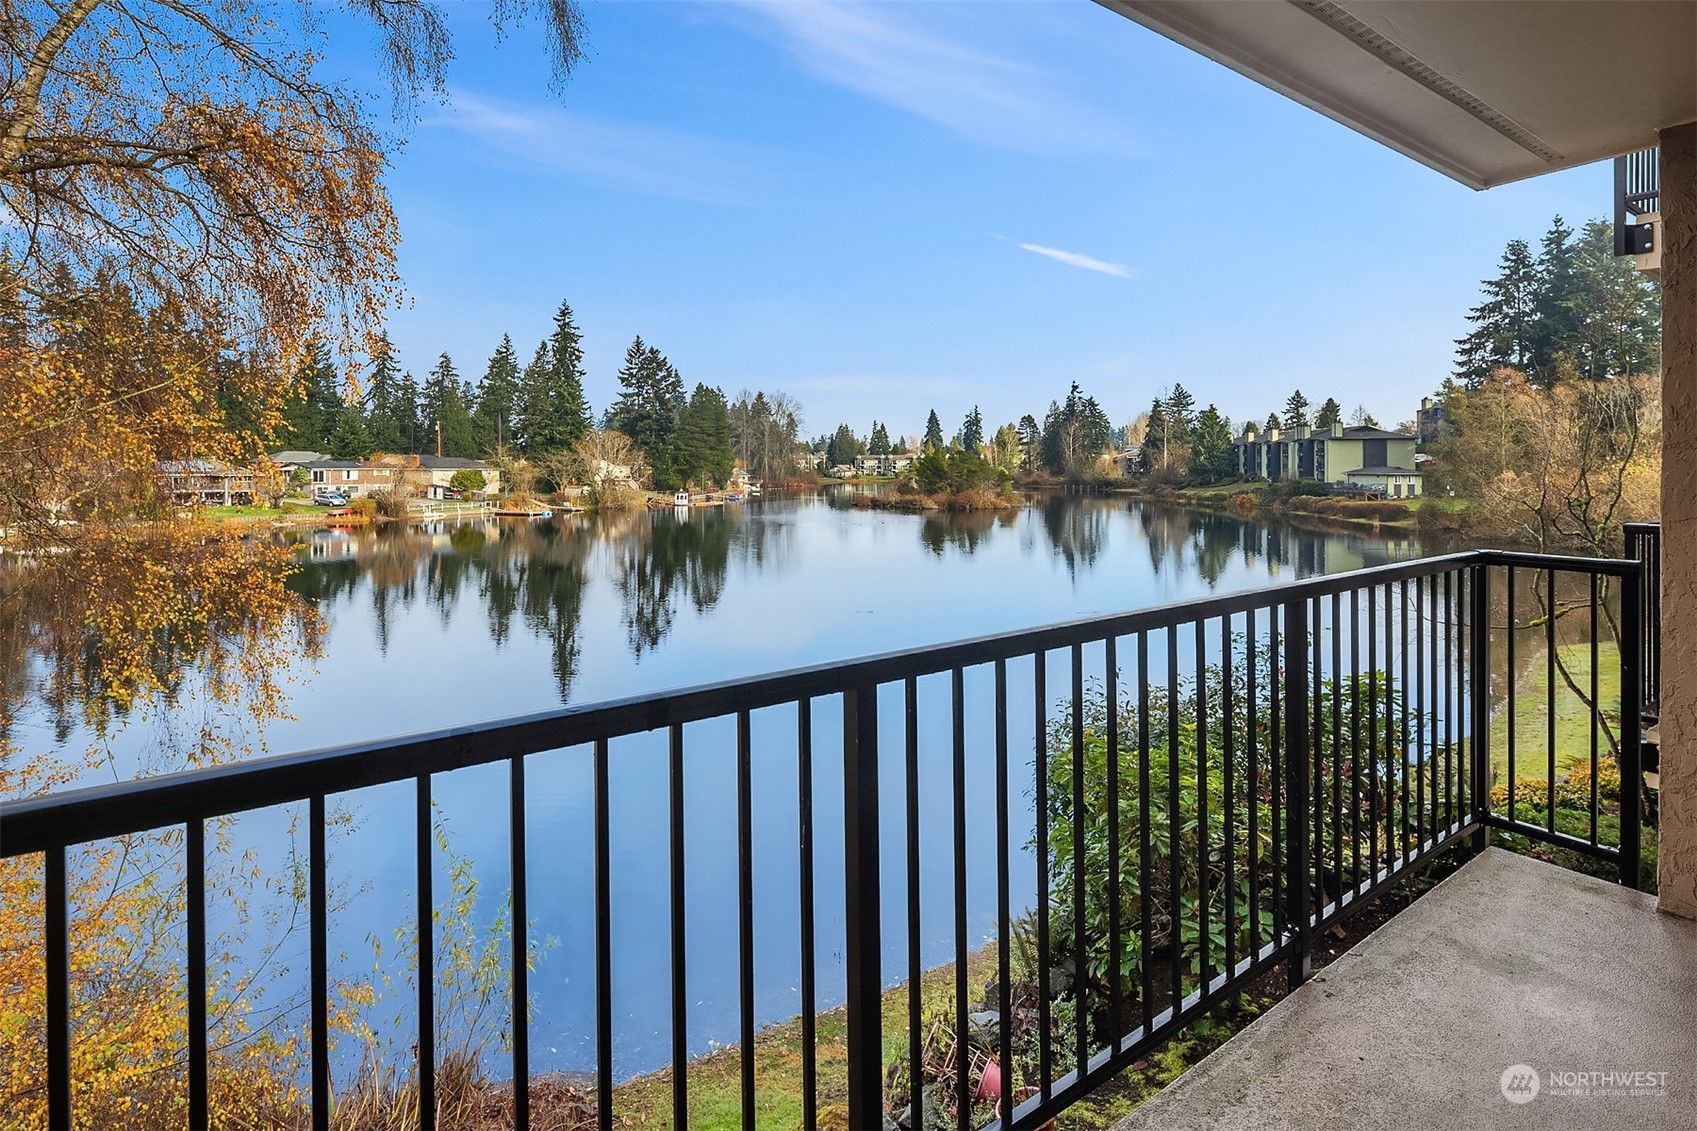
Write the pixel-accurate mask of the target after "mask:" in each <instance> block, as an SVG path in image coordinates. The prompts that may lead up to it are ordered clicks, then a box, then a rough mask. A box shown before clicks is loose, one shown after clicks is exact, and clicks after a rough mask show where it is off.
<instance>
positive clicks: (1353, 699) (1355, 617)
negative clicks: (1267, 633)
mask: <svg viewBox="0 0 1697 1131" xmlns="http://www.w3.org/2000/svg"><path fill="white" fill-rule="evenodd" d="M1337 678H1338V679H1340V680H1341V679H1342V678H1343V673H1342V672H1341V671H1340V672H1339V673H1338V676H1337ZM1370 753H1371V752H1370V751H1369V754H1370ZM1349 851H1350V859H1349V887H1350V890H1351V891H1352V892H1354V893H1355V894H1357V895H1359V894H1360V885H1361V594H1360V592H1355V593H1352V594H1350V597H1349Z"/></svg>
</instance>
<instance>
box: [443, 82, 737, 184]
mask: <svg viewBox="0 0 1697 1131" xmlns="http://www.w3.org/2000/svg"><path fill="white" fill-rule="evenodd" d="M426 124H427V125H430V126H436V127H441V128H446V129H450V130H454V131H456V132H458V133H461V134H463V135H465V136H466V137H468V138H471V139H473V140H475V141H477V142H480V143H481V144H483V145H486V146H488V147H489V148H490V149H493V150H496V151H498V152H500V153H502V154H505V155H506V156H508V157H511V158H515V159H517V160H519V161H522V162H524V163H526V164H529V165H535V166H538V167H541V168H546V169H555V170H558V171H560V172H562V173H565V174H568V175H570V176H573V177H577V178H581V179H584V180H589V181H595V182H599V183H601V184H606V185H611V186H613V187H615V188H622V189H629V190H631V191H633V192H640V193H644V194H647V195H650V196H666V197H675V198H678V199H681V200H695V201H703V202H706V203H717V204H740V203H747V202H749V201H751V200H753V199H754V198H755V197H756V196H758V195H759V193H758V192H757V189H758V182H759V181H760V180H762V179H763V177H762V174H761V172H760V168H761V166H762V165H764V164H765V162H764V161H763V160H762V158H761V156H760V155H759V154H758V153H756V152H754V151H753V150H751V149H749V148H748V147H746V146H740V145H735V144H732V143H728V142H720V141H715V140H712V139H709V138H703V137H699V136H697V135H694V134H688V133H684V132H682V131H678V130H670V129H666V128H664V127H661V126H649V125H643V124H640V123H635V122H619V121H612V120H608V119H605V118H596V117H592V116H590V115H587V114H579V113H575V112H572V111H569V110H565V109H561V108H559V107H555V106H525V105H520V104H518V103H513V102H507V101H503V100H501V99H497V98H489V97H486V96H484V95H481V94H478V93H476V92H473V91H466V90H456V91H454V93H453V97H452V100H451V103H450V105H449V107H448V108H447V110H446V111H445V112H443V113H442V114H440V115H438V116H436V117H433V118H432V119H430V121H429V122H427V123H426Z"/></svg>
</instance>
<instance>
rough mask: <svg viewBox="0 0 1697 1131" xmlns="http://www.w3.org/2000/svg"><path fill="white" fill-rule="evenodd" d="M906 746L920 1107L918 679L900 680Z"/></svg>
mask: <svg viewBox="0 0 1697 1131" xmlns="http://www.w3.org/2000/svg"><path fill="white" fill-rule="evenodd" d="M902 697H903V708H904V710H903V715H904V721H905V724H906V733H905V735H904V738H905V739H906V747H907V750H906V752H907V1055H908V1084H909V1091H910V1092H911V1093H912V1098H913V1102H914V1104H915V1105H918V1106H915V1107H914V1109H913V1110H915V1111H919V1110H921V1108H922V1107H923V1105H922V1104H921V1103H920V1101H921V1099H922V1097H923V1096H924V1092H925V1029H924V1018H923V1017H922V1016H921V1006H922V1004H923V1002H922V1000H921V996H922V995H921V994H920V989H921V980H922V978H923V977H924V974H925V958H924V954H923V953H922V952H921V947H920V927H921V921H920V907H919V681H918V680H917V679H916V678H914V677H913V676H908V677H907V679H905V680H904V681H902Z"/></svg>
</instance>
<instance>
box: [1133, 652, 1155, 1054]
mask: <svg viewBox="0 0 1697 1131" xmlns="http://www.w3.org/2000/svg"><path fill="white" fill-rule="evenodd" d="M1149 788H1150V785H1149V634H1148V633H1147V632H1139V633H1138V634H1137V868H1138V871H1137V877H1138V879H1137V903H1138V908H1137V934H1138V953H1139V958H1138V974H1139V976H1140V977H1141V979H1142V985H1141V986H1140V987H1139V995H1140V996H1141V998H1142V1004H1143V1031H1144V1032H1145V1033H1147V1032H1148V1031H1149V1028H1150V1026H1152V1025H1153V1024H1154V1023H1155V977H1154V973H1153V971H1152V970H1151V965H1152V960H1153V957H1154V955H1153V952H1154V949H1155V948H1154V940H1153V938H1152V937H1151V935H1152V934H1153V932H1152V930H1151V929H1150V926H1149V917H1150V912H1151V910H1152V908H1151V907H1150V905H1149V879H1150V877H1151V876H1153V875H1154V874H1155V864H1154V859H1153V857H1154V850H1153V846H1152V842H1151V839H1150V838H1151V833H1150V831H1149V817H1150V809H1151V806H1150V804H1149Z"/></svg>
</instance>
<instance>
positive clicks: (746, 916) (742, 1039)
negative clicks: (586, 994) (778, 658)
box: [737, 710, 755, 1126]
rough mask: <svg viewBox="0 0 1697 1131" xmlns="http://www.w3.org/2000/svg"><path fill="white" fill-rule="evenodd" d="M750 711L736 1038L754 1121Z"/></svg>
mask: <svg viewBox="0 0 1697 1131" xmlns="http://www.w3.org/2000/svg"><path fill="white" fill-rule="evenodd" d="M753 761H754V756H753V751H752V743H751V738H750V735H749V720H748V711H747V710H742V711H738V712H737V999H738V1000H737V1013H738V1020H739V1021H740V1023H741V1024H740V1026H739V1033H738V1037H737V1042H738V1044H739V1045H740V1046H741V1047H740V1049H739V1050H738V1052H739V1054H740V1056H739V1060H740V1067H741V1069H742V1071H741V1078H742V1079H741V1083H742V1118H743V1122H744V1123H745V1124H747V1125H748V1126H753V1125H754V1053H755V1048H754V783H753V776H754V770H753Z"/></svg>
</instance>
